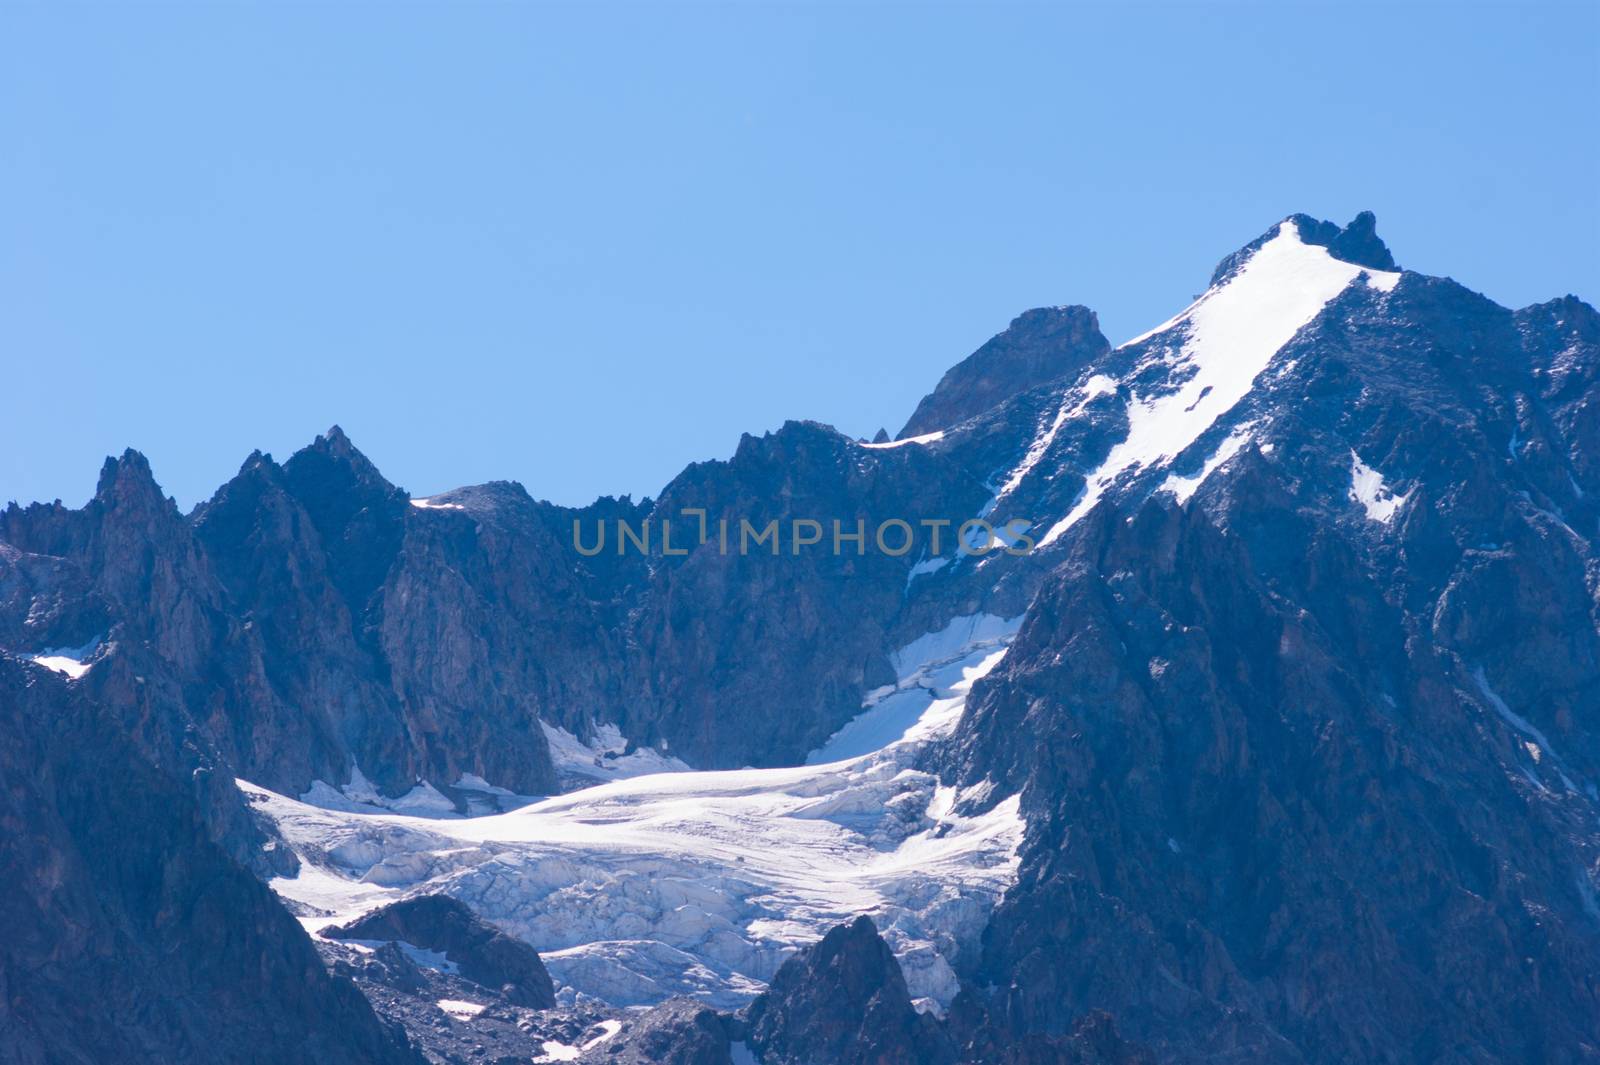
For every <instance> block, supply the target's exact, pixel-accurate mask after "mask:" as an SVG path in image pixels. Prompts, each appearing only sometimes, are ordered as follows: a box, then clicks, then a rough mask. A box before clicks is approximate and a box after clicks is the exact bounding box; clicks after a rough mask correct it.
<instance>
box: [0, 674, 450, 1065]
mask: <svg viewBox="0 0 1600 1065" xmlns="http://www.w3.org/2000/svg"><path fill="white" fill-rule="evenodd" d="M0 685H3V687H4V691H5V697H4V698H3V699H0V732H3V733H4V735H5V737H6V742H5V743H4V744H3V745H0V825H3V829H4V844H3V845H0V877H3V879H4V883H5V885H6V890H5V892H4V893H3V895H0V919H3V920H4V921H5V925H6V927H7V928H8V929H10V932H9V933H8V934H7V935H6V936H4V937H0V1062H5V1063H7V1065H10V1063H17V1065H23V1063H27V1065H34V1063H42V1062H83V1063H86V1065H87V1063H91V1062H93V1063H98V1062H111V1061H115V1062H128V1063H130V1065H131V1063H139V1062H148V1063H150V1065H156V1063H177V1062H195V1063H202V1062H214V1061H238V1062H263V1063H265V1062H277V1061H349V1062H369V1063H374V1065H377V1063H384V1065H390V1063H392V1065H401V1063H420V1061H421V1059H420V1058H418V1057H417V1056H416V1055H415V1054H414V1053H412V1052H411V1051H410V1050H409V1049H408V1048H407V1046H406V1044H405V1040H404V1037H403V1036H398V1035H396V1034H395V1033H393V1032H391V1031H390V1030H389V1029H387V1028H386V1027H384V1026H383V1025H381V1024H380V1023H379V1021H378V1020H377V1018H376V1017H375V1016H374V1015H373V1013H372V1010H371V1009H370V1008H369V1007H368V1005H367V1002H366V1000H365V999H364V998H362V996H361V994H360V993H359V992H358V991H357V990H356V988H355V987H354V986H353V985H352V984H351V983H350V982H349V981H347V980H343V979H339V978H334V977H331V976H329V975H328V974H327V973H326V971H325V970H324V969H323V967H322V964H321V963H320V961H319V960H318V958H317V956H316V952H315V951H314V950H313V949H312V947H311V943H310V942H309V940H308V939H307V938H306V936H305V934H304V932H302V931H301V929H300V926H299V925H298V924H297V923H296V922H295V921H294V919H293V918H291V917H290V916H289V915H288V914H287V913H285V912H284V910H283V908H282V907H281V906H280V905H279V904H278V902H277V900H276V899H275V898H274V897H273V896H272V894H271V893H270V892H269V891H268V890H267V889H266V888H265V887H264V886H263V885H261V884H260V883H259V882H257V881H256V880H255V878H254V877H252V876H251V875H250V874H249V873H247V872H246V871H244V870H243V869H241V868H239V867H238V866H237V865H235V864H234V863H233V862H232V861H231V860H230V859H229V858H228V857H227V856H226V855H225V854H224V853H223V852H222V851H220V850H219V849H217V848H216V847H215V846H214V845H213V844H211V843H210V842H208V841H207V839H206V834H205V830H204V828H203V826H202V823H201V820H200V816H199V813H198V811H197V809H196V807H195V804H194V803H193V801H191V799H190V798H189V797H188V796H187V795H186V794H185V793H184V792H183V791H181V790H179V789H178V788H176V787H174V786H173V785H172V784H171V783H169V782H168V780H167V778H166V777H165V776H164V775H162V774H161V773H159V772H157V771H156V770H155V769H153V768H151V767H150V766H148V765H147V764H146V763H144V762H143V761H142V760H141V758H140V757H139V756H138V755H137V754H136V753H135V752H134V751H133V749H132V748H131V747H130V746H129V745H128V743H127V741H126V739H125V737H124V736H123V735H122V733H121V731H120V729H119V727H118V726H117V725H116V724H115V723H114V722H113V721H112V720H111V719H110V718H109V717H108V716H107V715H106V714H105V713H104V712H103V711H102V710H101V709H100V708H99V707H97V706H95V705H94V704H93V703H92V702H91V701H90V700H89V699H87V698H86V697H85V696H84V694H83V693H82V692H81V691H74V690H73V689H72V688H69V686H68V685H67V684H66V683H64V682H63V680H62V679H61V678H60V677H59V676H57V675H55V674H51V673H47V672H46V671H45V670H43V669H41V668H39V667H37V666H33V665H31V664H26V665H25V664H22V663H20V662H18V661H17V660H16V659H15V658H12V657H10V656H6V655H0Z"/></svg>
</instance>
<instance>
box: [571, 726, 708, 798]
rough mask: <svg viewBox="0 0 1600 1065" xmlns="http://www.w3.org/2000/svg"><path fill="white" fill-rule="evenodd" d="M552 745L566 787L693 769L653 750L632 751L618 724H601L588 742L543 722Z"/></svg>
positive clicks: (679, 760)
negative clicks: (629, 749) (629, 750)
mask: <svg viewBox="0 0 1600 1065" xmlns="http://www.w3.org/2000/svg"><path fill="white" fill-rule="evenodd" d="M540 725H541V726H543V728H544V735H545V739H546V740H547V741H548V742H549V744H550V760H551V761H552V762H554V763H555V767H556V774H557V776H558V777H560V779H561V782H562V784H563V786H564V787H570V786H588V785H589V784H591V783H593V782H595V781H598V780H626V779H627V778H629V777H640V776H644V775H646V774H648V773H684V772H688V770H689V766H688V764H687V763H685V762H684V761H683V760H682V759H680V758H673V757H671V756H669V755H667V754H665V753H663V752H661V751H657V750H655V749H654V748H651V747H640V748H638V749H636V750H634V751H633V752H631V753H629V752H628V741H627V739H626V738H624V737H623V735H622V730H621V729H619V728H618V727H617V726H616V725H612V724H605V725H598V726H596V727H595V730H594V739H593V740H591V741H590V742H589V743H585V742H583V741H582V740H580V739H578V737H576V736H574V735H573V734H572V733H570V732H568V731H567V730H566V729H564V728H559V727H557V726H555V725H552V724H549V723H548V722H543V721H541V722H540Z"/></svg>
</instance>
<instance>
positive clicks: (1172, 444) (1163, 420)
mask: <svg viewBox="0 0 1600 1065" xmlns="http://www.w3.org/2000/svg"><path fill="white" fill-rule="evenodd" d="M1382 273H1383V271H1374V270H1370V269H1367V268H1366V267H1361V266H1356V265H1354V264H1352V263H1347V262H1343V261H1341V260H1339V259H1335V258H1334V257H1333V256H1332V255H1330V254H1328V250H1327V249H1326V248H1323V247H1319V246H1317V245H1314V244H1306V243H1304V242H1303V241H1302V240H1301V239H1300V233H1299V228H1298V227H1297V226H1296V225H1295V223H1294V222H1293V221H1285V222H1283V223H1281V224H1280V225H1279V226H1278V232H1277V234H1276V235H1275V236H1273V238H1272V239H1271V240H1269V241H1267V242H1266V243H1265V244H1263V245H1262V246H1261V247H1260V248H1258V249H1257V250H1256V252H1255V254H1254V255H1252V256H1251V257H1250V259H1249V260H1248V261H1247V262H1246V263H1245V264H1244V265H1243V266H1242V267H1241V268H1240V269H1239V270H1238V271H1237V272H1236V273H1234V274H1233V275H1232V276H1231V277H1230V278H1228V279H1227V280H1226V281H1224V282H1223V283H1222V284H1220V285H1216V286H1213V287H1212V288H1210V289H1208V290H1207V291H1206V293H1205V294H1204V295H1202V296H1201V297H1200V298H1199V299H1198V300H1196V301H1195V302H1194V303H1192V304H1191V305H1190V306H1189V307H1188V308H1187V309H1186V310H1184V311H1183V312H1182V313H1180V314H1179V315H1177V316H1176V317H1174V318H1172V319H1170V320H1168V321H1167V322H1164V323H1162V324H1161V325H1159V326H1157V327H1156V328H1155V329H1153V330H1151V331H1150V332H1149V333H1146V334H1143V335H1142V336H1139V337H1135V338H1134V339H1133V340H1130V341H1128V344H1125V345H1123V347H1127V346H1129V345H1131V344H1136V343H1139V342H1141V341H1144V340H1148V339H1150V338H1151V337H1155V336H1159V335H1161V334H1163V333H1166V332H1169V331H1173V330H1177V329H1179V328H1181V329H1182V330H1183V332H1182V334H1181V336H1180V337H1174V338H1173V339H1175V340H1179V339H1181V343H1179V344H1177V345H1176V349H1175V350H1173V349H1172V346H1171V345H1169V346H1168V350H1167V351H1166V352H1165V353H1163V354H1160V355H1158V356H1154V358H1158V359H1160V361H1162V362H1165V363H1166V364H1167V365H1168V366H1169V367H1171V368H1172V369H1173V370H1178V371H1183V372H1186V373H1188V374H1189V376H1188V377H1187V378H1186V379H1185V380H1184V382H1183V384H1182V385H1180V386H1179V387H1178V388H1177V389H1176V390H1173V391H1167V392H1155V393H1152V394H1150V395H1146V396H1139V395H1134V396H1133V397H1132V399H1131V401H1130V402H1129V404H1128V435H1127V436H1126V437H1125V438H1124V439H1123V440H1122V441H1121V442H1120V443H1118V444H1117V445H1116V446H1114V447H1113V448H1112V449H1111V452H1110V454H1109V455H1107V456H1106V459H1105V461H1104V462H1102V463H1101V464H1100V466H1099V468H1098V469H1096V470H1094V471H1092V472H1091V473H1089V475H1088V476H1087V477H1086V478H1085V484H1084V490H1083V492H1082V494H1081V495H1080V496H1079V497H1078V500H1077V502H1076V503H1075V504H1074V505H1073V507H1072V509H1071V510H1070V511H1069V512H1068V513H1067V515H1066V516H1065V517H1064V518H1062V519H1061V520H1059V521H1057V522H1056V523H1055V524H1054V525H1052V526H1051V527H1050V529H1049V531H1048V532H1046V533H1045V535H1044V537H1043V538H1042V539H1041V540H1040V541H1039V546H1040V547H1045V546H1047V545H1049V544H1051V543H1053V542H1055V541H1056V540H1057V539H1059V538H1060V536H1061V534H1062V533H1064V532H1066V531H1067V529H1069V528H1071V527H1072V525H1073V524H1074V523H1076V522H1077V521H1078V519H1080V518H1082V517H1083V516H1084V515H1085V514H1087V513H1088V512H1089V511H1090V510H1091V509H1093V507H1094V505H1095V504H1096V503H1098V502H1099V501H1100V498H1101V497H1102V496H1103V495H1104V494H1105V493H1106V491H1107V490H1108V489H1109V488H1111V487H1112V486H1113V485H1114V484H1116V483H1117V481H1118V479H1119V478H1121V477H1122V476H1124V475H1125V474H1127V473H1129V471H1133V470H1148V469H1152V468H1155V467H1157V466H1159V465H1161V464H1162V463H1164V462H1166V461H1169V460H1170V459H1172V458H1174V457H1176V456H1177V455H1179V454H1181V453H1182V452H1183V451H1184V450H1185V449H1186V448H1188V447H1189V445H1191V444H1193V443H1194V442H1195V441H1196V440H1198V439H1199V438H1200V436H1201V434H1203V433H1204V432H1205V431H1206V430H1207V429H1209V428H1210V427H1211V426H1212V425H1213V424H1214V423H1215V422H1216V420H1217V419H1218V418H1219V417H1221V416H1222V415H1223V414H1226V413H1227V412H1228V411H1229V410H1232V409H1233V407H1234V406H1235V405H1236V404H1237V403H1238V402H1239V401H1240V400H1242V399H1243V398H1244V397H1245V396H1246V395H1248V394H1249V392H1250V389H1251V387H1252V385H1253V384H1254V382H1255V379H1256V377H1257V375H1258V374H1260V373H1261V372H1262V371H1263V370H1265V369H1266V368H1267V366H1268V364H1269V363H1270V362H1271V361H1272V357H1273V356H1274V355H1276V354H1277V353H1278V352H1279V351H1280V350H1281V349H1282V348H1283V347H1284V345H1286V344H1288V343H1289V341H1290V340H1292V339H1294V336H1295V334H1296V333H1298V332H1299V331H1300V330H1301V328H1303V327H1304V326H1305V325H1306V324H1307V323H1308V322H1310V321H1311V320H1312V319H1313V318H1315V317H1316V316H1317V315H1318V314H1319V313H1321V311H1322V309H1323V308H1324V307H1326V306H1327V305H1328V304H1329V303H1330V302H1331V301H1332V300H1333V299H1334V298H1335V297H1336V296H1338V295H1339V293H1341V292H1343V291H1344V290H1345V289H1346V288H1347V287H1348V286H1349V285H1350V284H1351V282H1353V281H1355V280H1356V278H1358V277H1360V276H1362V275H1363V274H1365V275H1367V277H1368V279H1369V281H1368V283H1369V284H1376V285H1379V286H1381V285H1383V284H1385V283H1387V281H1386V279H1384V278H1382V277H1380V276H1379V275H1381V274H1382ZM1396 276H1398V275H1396ZM1391 287H1392V286H1391Z"/></svg>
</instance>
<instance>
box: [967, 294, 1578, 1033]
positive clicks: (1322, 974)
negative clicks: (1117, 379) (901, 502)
mask: <svg viewBox="0 0 1600 1065" xmlns="http://www.w3.org/2000/svg"><path fill="white" fill-rule="evenodd" d="M1400 323H1404V324H1403V325H1401V324H1400ZM1595 335H1596V334H1595V316H1594V312H1593V311H1592V310H1590V309H1588V308H1587V307H1584V306H1581V305H1579V304H1577V303H1576V302H1575V301H1555V302H1554V303H1552V304H1546V305H1541V306H1539V307H1535V308H1529V309H1527V310H1524V311H1521V312H1516V313H1512V312H1509V311H1506V310H1504V309H1503V308H1499V307H1496V306H1494V305H1493V304H1491V303H1489V302H1488V301H1486V300H1483V299H1482V298H1481V297H1478V296H1476V295H1474V294H1472V293H1470V292H1467V291H1466V290H1464V289H1462V288H1461V287H1460V286H1457V285H1455V284H1454V283H1452V282H1448V281H1441V280H1435V279H1427V278H1419V277H1416V276H1415V275H1410V274H1408V275H1405V277H1404V278H1403V279H1401V281H1400V282H1399V284H1398V286H1397V287H1395V288H1394V289H1393V291H1392V292H1390V293H1387V294H1382V295H1380V294H1378V293H1374V292H1371V291H1368V290H1352V291H1350V292H1348V293H1346V294H1344V295H1342V296H1341V297H1339V298H1338V299H1336V300H1335V301H1334V302H1333V303H1332V304H1330V305H1329V307H1328V308H1327V309H1326V310H1325V311H1324V312H1323V313H1322V314H1320V315H1319V316H1318V317H1317V318H1316V320H1314V321H1313V322H1312V323H1310V324H1309V325H1308V326H1306V327H1305V328H1304V329H1302V330H1301V331H1300V333H1299V334H1298V335H1297V337H1296V338H1295V340H1294V341H1293V342H1292V343H1291V344H1290V345H1289V346H1288V347H1287V348H1285V349H1284V350H1283V351H1282V352H1281V353H1280V355H1279V357H1278V358H1279V362H1280V365H1282V366H1285V367H1287V369H1285V370H1283V371H1282V372H1280V373H1279V374H1277V375H1275V376H1273V377H1272V378H1271V379H1270V380H1263V381H1258V382H1257V388H1256V389H1255V391H1254V392H1252V394H1251V396H1250V397H1248V399H1247V400H1246V401H1245V402H1244V403H1242V404H1241V405H1240V407H1239V408H1238V409H1237V410H1235V411H1234V412H1231V413H1230V415H1229V416H1228V418H1227V419H1225V421H1224V424H1222V425H1220V426H1219V427H1218V428H1217V430H1216V432H1217V433H1218V434H1223V433H1226V432H1228V431H1229V429H1230V428H1231V427H1233V426H1237V425H1240V424H1245V423H1251V424H1253V425H1254V433H1255V436H1254V438H1253V439H1252V442H1251V443H1250V444H1249V445H1247V446H1246V447H1245V448H1244V449H1243V450H1242V451H1241V452H1240V454H1239V455H1238V457H1237V458H1236V459H1234V460H1233V461H1232V462H1231V463H1229V464H1228V465H1227V466H1226V467H1224V468H1223V469H1221V470H1220V471H1219V472H1217V473H1215V474H1214V475H1212V476H1211V477H1210V478H1208V479H1206V480H1205V482H1204V483H1203V485H1202V486H1201V487H1200V488H1199V490H1198V491H1197V492H1196V493H1195V495H1194V497H1193V498H1192V499H1191V500H1189V501H1188V503H1187V504H1184V505H1180V504H1178V503H1177V502H1176V501H1175V500H1174V499H1173V498H1172V497H1171V496H1170V495H1166V494H1156V495H1154V496H1150V495H1128V496H1123V497H1121V498H1119V499H1108V500H1106V501H1104V502H1102V503H1101V505H1100V506H1099V507H1098V508H1097V509H1096V510H1095V511H1093V512H1091V513H1090V514H1089V515H1088V516H1087V517H1086V518H1084V519H1083V521H1081V522H1080V523H1079V524H1078V525H1076V526H1074V527H1073V528H1072V529H1071V530H1070V531H1069V533H1068V535H1067V537H1066V538H1065V539H1064V540H1063V544H1064V547H1063V551H1064V559H1063V561H1062V564H1061V565H1060V566H1059V568H1058V569H1057V570H1056V572H1055V573H1054V574H1053V575H1052V577H1051V578H1050V580H1049V582H1048V583H1047V585H1046V587H1045V588H1044V589H1043V590H1042V591H1041V592H1040V594H1039V596H1038V597H1037V599H1036V600H1035V602H1034V604H1033V606H1032V608H1031V609H1030V611H1029V616H1028V619H1027V621H1026V622H1025V623H1024V626H1023V629H1022V632H1021V633H1020V634H1019V636H1018V639H1017V642H1016V643H1015V644H1014V645H1013V648H1012V650H1011V651H1010V653H1009V655H1008V656H1007V658H1006V660H1005V661H1004V662H1003V663H1002V665H1001V667H1000V669H998V670H997V671H996V672H995V673H994V674H992V675H991V676H990V677H989V678H988V679H987V680H986V681H985V682H983V683H982V684H981V685H980V686H979V688H978V690H977V691H975V693H974V696H973V698H972V701H971V702H970V703H969V710H968V714H967V716H966V718H965V719H964V720H963V721H962V722H961V725H960V726H959V729H958V732H957V735H956V737H955V741H954V743H953V744H952V746H951V748H950V749H949V750H947V751H946V752H945V754H944V756H943V757H944V760H945V766H946V772H947V774H948V779H950V780H951V782H952V783H956V784H971V783H975V782H978V781H981V780H992V781H994V782H996V783H998V784H1000V785H1001V787H1000V788H998V789H996V790H997V792H1005V791H1010V790H1020V791H1021V792H1022V796H1023V811H1024V815H1025V817H1026V819H1027V822H1028V826H1029V827H1028V834H1027V838H1026V841H1025V843H1024V848H1023V854H1022V869H1021V875H1020V880H1019V883H1018V884H1017V886H1016V887H1015V888H1014V889H1013V890H1012V891H1011V892H1010V893H1009V894H1008V895H1007V897H1006V899H1005V901H1004V902H1003V903H1002V905H1001V906H1000V907H999V909H998V910H997V912H996V913H995V915H994V916H993V918H992V920H991V923H990V926H989V928H988V929H987V931H986V933H985V938H984V948H983V960H982V962H981V964H980V967H979V968H980V972H979V973H977V974H975V980H974V986H975V987H977V988H981V989H982V991H981V993H980V994H981V997H983V999H984V1001H985V1003H986V1004H987V1009H988V1013H989V1015H990V1016H991V1017H992V1018H993V1019H994V1023H995V1024H996V1025H997V1026H999V1027H1000V1028H1002V1029H1004V1030H1006V1031H1007V1032H1009V1033H1010V1034H1011V1036H1012V1037H1013V1038H1023V1037H1024V1035H1025V1034H1026V1035H1038V1034H1044V1035H1052V1034H1056V1033H1061V1032H1065V1031H1067V1030H1069V1029H1070V1028H1071V1027H1072V1026H1073V1025H1075V1024H1077V1023H1079V1022H1080V1021H1081V1019H1082V1018H1083V1017H1084V1016H1085V1015H1086V1014H1087V1013H1088V1012H1089V1011H1091V1010H1095V1009H1102V1010H1105V1011H1107V1012H1109V1013H1110V1015H1111V1016H1112V1017H1114V1018H1115V1022H1116V1025H1117V1027H1118V1029H1119V1030H1120V1031H1121V1032H1122V1034H1123V1035H1124V1036H1127V1037H1129V1038H1132V1039H1137V1040H1139V1041H1141V1042H1145V1043H1148V1044H1150V1045H1151V1046H1152V1048H1153V1052H1154V1053H1155V1054H1156V1055H1157V1056H1158V1057H1159V1059H1160V1060H1172V1061H1214V1060H1228V1061H1263V1062H1265V1061H1317V1062H1321V1061H1337V1060H1360V1061H1394V1062H1401V1061H1446V1060H1448V1061H1462V1060H1498V1061H1536V1060H1537V1061H1563V1062H1572V1061H1590V1060H1595V1059H1596V1057H1597V1056H1600V1001H1597V990H1596V989H1597V987H1600V982H1597V977H1600V968H1597V963H1596V960H1595V959H1596V958H1597V957H1600V955H1597V953H1596V949H1597V947H1600V921H1597V917H1600V908H1597V907H1596V904H1595V901H1594V900H1595V897H1596V877H1597V869H1600V866H1597V859H1600V837H1597V834H1596V830H1595V824H1596V817H1595V803H1596V800H1595V798H1594V796H1595V794H1596V782H1597V781H1600V732H1597V729H1596V723H1595V720H1594V715H1593V711H1592V708H1593V706H1594V705H1595V697H1596V695H1597V694H1600V642H1597V617H1596V613H1597V582H1596V580H1595V576H1594V575H1595V573H1596V572H1600V567H1597V565H1596V561H1597V559H1596V555H1595V536H1596V533H1597V531H1600V521H1597V518H1600V515H1597V513H1596V510H1595V503H1594V499H1595V492H1596V491H1597V490H1600V482H1597V481H1596V480H1595V478H1594V466H1593V454H1594V451H1593V449H1594V446H1595V444H1596V438H1595V436H1594V424H1593V415H1592V413H1591V410H1592V408H1593V407H1594V405H1595V402H1594V401H1595V398H1596V391H1595V383H1594V373H1595V371H1596V368H1597V367H1600V347H1597V345H1596V344H1595ZM1258 445H1259V446H1258ZM1357 461H1363V462H1365V463H1367V464H1370V466H1371V467H1372V468H1374V469H1378V470H1381V471H1383V474H1384V475H1385V476H1386V477H1387V478H1388V479H1389V482H1390V484H1392V486H1393V493H1394V495H1393V496H1391V497H1389V498H1391V499H1392V498H1397V497H1403V499H1402V500H1401V502H1400V503H1398V504H1397V506H1396V507H1395V508H1394V509H1393V510H1392V511H1386V510H1385V509H1384V508H1377V509H1376V510H1371V509H1368V508H1367V507H1366V506H1365V505H1364V504H1363V503H1362V502H1360V501H1359V500H1358V499H1357V498H1356V495H1357V493H1356V483H1355V476H1356V473H1357V472H1359V471H1358V469H1357V468H1355V463H1356V462H1357ZM1369 486H1370V479H1369ZM1375 514H1376V515H1377V516H1376V517H1375V516H1374V515H1375ZM1385 514H1387V515H1388V517H1387V518H1385V517H1384V515H1385Z"/></svg>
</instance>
